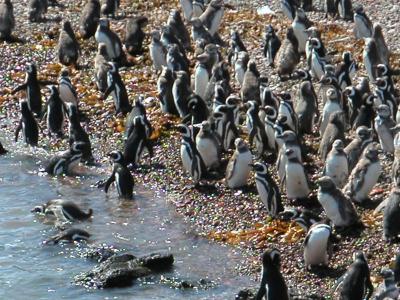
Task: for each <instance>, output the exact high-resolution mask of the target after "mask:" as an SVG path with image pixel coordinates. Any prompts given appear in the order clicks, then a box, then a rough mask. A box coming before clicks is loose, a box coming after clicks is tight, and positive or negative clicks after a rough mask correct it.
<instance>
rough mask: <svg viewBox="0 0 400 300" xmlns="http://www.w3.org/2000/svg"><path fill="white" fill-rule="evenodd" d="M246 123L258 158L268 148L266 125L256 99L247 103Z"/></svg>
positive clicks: (250, 140) (251, 143)
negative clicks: (261, 117)
mask: <svg viewBox="0 0 400 300" xmlns="http://www.w3.org/2000/svg"><path fill="white" fill-rule="evenodd" d="M245 107H247V112H246V125H247V130H248V133H249V143H250V146H251V145H253V142H254V143H255V147H256V151H257V156H258V158H260V157H262V156H263V155H264V154H265V152H266V151H268V150H270V149H268V141H267V134H266V132H265V126H264V124H263V122H262V121H261V120H260V117H259V106H258V104H257V103H256V102H255V101H249V102H247V103H246V106H245Z"/></svg>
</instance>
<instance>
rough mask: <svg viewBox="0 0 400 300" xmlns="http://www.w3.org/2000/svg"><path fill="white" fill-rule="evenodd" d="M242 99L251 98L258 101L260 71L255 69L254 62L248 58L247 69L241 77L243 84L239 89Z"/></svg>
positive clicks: (245, 100) (248, 99)
mask: <svg viewBox="0 0 400 300" xmlns="http://www.w3.org/2000/svg"><path fill="white" fill-rule="evenodd" d="M240 96H241V98H242V101H243V102H244V103H246V102H247V101H250V100H253V101H256V102H257V104H259V103H260V73H259V72H258V70H257V66H256V62H255V61H254V60H250V61H249V63H248V64H247V71H246V73H245V74H244V77H243V84H242V88H241V90H240Z"/></svg>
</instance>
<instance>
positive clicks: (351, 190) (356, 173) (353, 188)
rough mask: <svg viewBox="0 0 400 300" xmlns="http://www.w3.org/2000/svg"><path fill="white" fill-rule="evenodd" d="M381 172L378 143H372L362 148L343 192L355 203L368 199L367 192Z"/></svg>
mask: <svg viewBox="0 0 400 300" xmlns="http://www.w3.org/2000/svg"><path fill="white" fill-rule="evenodd" d="M381 172H382V166H381V163H380V161H379V158H378V145H377V143H372V144H371V145H369V146H368V147H367V148H366V149H365V150H364V152H363V154H362V156H361V158H360V160H359V161H358V163H357V165H356V166H355V167H354V169H353V170H352V171H351V174H350V177H349V180H348V183H347V184H346V186H345V187H344V189H343V191H344V193H345V194H346V195H348V197H349V198H350V199H351V200H352V201H354V202H356V203H363V202H366V201H368V200H369V198H368V194H369V193H370V192H371V190H372V189H373V187H374V186H375V184H376V183H377V182H378V179H379V176H380V175H381Z"/></svg>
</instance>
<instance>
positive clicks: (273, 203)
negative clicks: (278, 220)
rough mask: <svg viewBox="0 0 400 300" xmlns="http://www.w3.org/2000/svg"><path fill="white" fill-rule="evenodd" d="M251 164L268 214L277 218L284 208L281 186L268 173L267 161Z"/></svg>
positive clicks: (259, 193) (258, 190)
mask: <svg viewBox="0 0 400 300" xmlns="http://www.w3.org/2000/svg"><path fill="white" fill-rule="evenodd" d="M251 166H252V168H253V169H254V171H255V179H256V187H257V192H258V195H259V196H260V199H261V201H262V202H263V203H264V206H265V208H266V210H267V212H268V215H270V216H271V217H273V218H275V217H277V216H278V215H279V214H280V213H281V212H282V211H283V209H284V207H283V204H282V199H281V193H280V190H279V187H278V185H277V184H276V183H275V180H274V179H273V178H272V177H271V175H270V174H269V173H268V167H267V165H266V164H265V163H262V162H256V163H255V164H253V165H251Z"/></svg>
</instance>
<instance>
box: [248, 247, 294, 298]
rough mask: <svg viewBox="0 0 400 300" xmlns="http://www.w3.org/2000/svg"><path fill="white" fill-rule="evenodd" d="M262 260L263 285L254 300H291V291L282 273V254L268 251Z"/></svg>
mask: <svg viewBox="0 0 400 300" xmlns="http://www.w3.org/2000/svg"><path fill="white" fill-rule="evenodd" d="M261 259H262V269H261V270H262V271H261V285H260V288H259V290H258V292H257V295H256V297H255V298H254V299H255V300H262V299H263V298H264V297H265V299H279V300H289V299H290V298H289V291H288V288H287V286H286V283H285V279H284V278H283V276H282V274H281V271H280V267H281V254H280V252H279V250H277V249H272V250H267V251H265V252H264V253H263V255H262V257H261Z"/></svg>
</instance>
